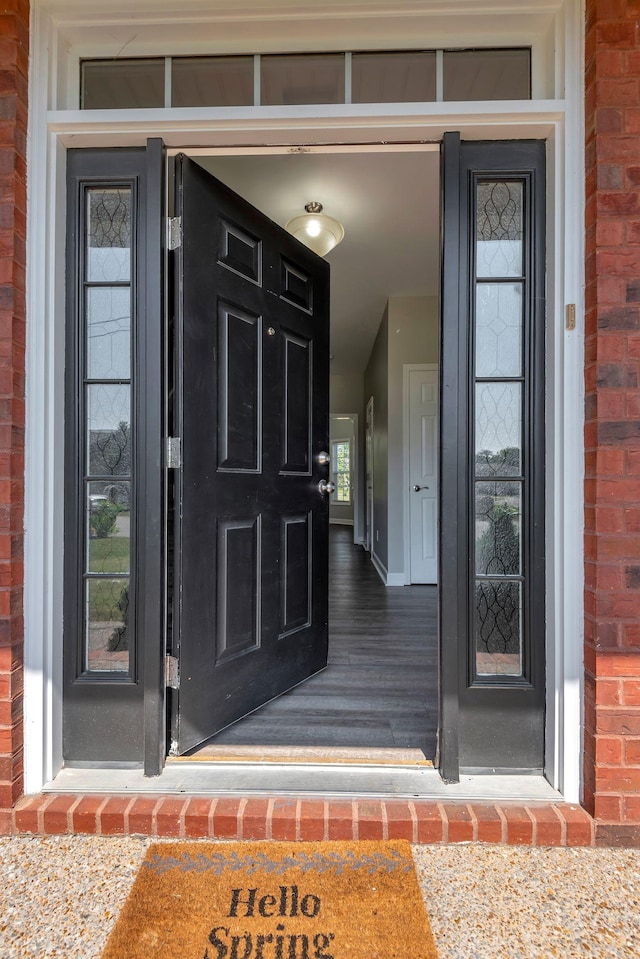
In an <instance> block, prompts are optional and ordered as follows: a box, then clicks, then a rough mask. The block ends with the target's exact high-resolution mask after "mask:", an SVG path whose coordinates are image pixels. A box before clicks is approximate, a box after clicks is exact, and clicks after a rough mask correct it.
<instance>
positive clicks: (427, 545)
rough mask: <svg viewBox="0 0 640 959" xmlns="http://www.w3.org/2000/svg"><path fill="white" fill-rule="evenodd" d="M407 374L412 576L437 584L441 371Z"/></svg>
mask: <svg viewBox="0 0 640 959" xmlns="http://www.w3.org/2000/svg"><path fill="white" fill-rule="evenodd" d="M406 375H407V379H408V383H407V387H408V388H407V396H408V409H407V410H406V411H405V416H406V417H407V418H408V430H407V434H408V435H407V438H408V450H407V459H408V467H409V468H408V473H407V474H406V479H407V480H408V483H405V497H407V498H408V503H409V509H408V513H409V531H408V532H409V543H408V547H409V565H408V572H409V577H408V579H409V583H429V584H434V583H437V581H438V371H437V369H434V368H433V367H432V366H428V367H427V366H425V367H423V368H420V369H415V368H409V369H407V370H406ZM416 486H417V487H419V489H415V487H416Z"/></svg>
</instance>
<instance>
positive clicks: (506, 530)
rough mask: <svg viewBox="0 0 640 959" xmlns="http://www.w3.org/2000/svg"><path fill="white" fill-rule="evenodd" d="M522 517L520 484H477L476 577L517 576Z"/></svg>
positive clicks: (519, 562) (519, 561)
mask: <svg viewBox="0 0 640 959" xmlns="http://www.w3.org/2000/svg"><path fill="white" fill-rule="evenodd" d="M521 513H522V506H521V484H520V483H476V501H475V517H476V536H475V542H476V550H475V552H476V573H479V574H480V575H483V576H491V575H493V576H495V575H498V576H509V575H512V576H513V575H516V576H517V575H518V574H519V573H520V568H521V560H520V521H521Z"/></svg>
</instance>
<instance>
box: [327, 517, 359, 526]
mask: <svg viewBox="0 0 640 959" xmlns="http://www.w3.org/2000/svg"><path fill="white" fill-rule="evenodd" d="M329 526H353V520H352V519H334V518H333V516H330V517H329Z"/></svg>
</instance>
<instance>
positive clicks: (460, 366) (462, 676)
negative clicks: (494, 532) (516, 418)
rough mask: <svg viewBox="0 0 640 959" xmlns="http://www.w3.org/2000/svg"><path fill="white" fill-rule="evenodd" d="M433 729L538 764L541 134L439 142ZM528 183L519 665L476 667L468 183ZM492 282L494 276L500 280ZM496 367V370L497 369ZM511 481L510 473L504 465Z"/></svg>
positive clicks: (444, 738) (445, 768) (508, 764)
mask: <svg viewBox="0 0 640 959" xmlns="http://www.w3.org/2000/svg"><path fill="white" fill-rule="evenodd" d="M441 165H442V215H441V224H442V274H441V387H440V388H441V404H440V410H441V437H442V441H441V459H440V470H441V483H440V497H441V498H440V518H441V519H440V550H439V557H440V568H439V603H440V617H439V619H440V662H441V670H440V676H441V685H440V737H439V749H438V763H439V767H440V770H441V773H442V775H443V777H444V778H445V779H447V780H452V781H455V780H457V779H458V778H459V774H460V770H461V769H462V770H464V771H466V772H473V771H504V772H506V771H514V772H515V771H540V770H541V769H542V768H543V766H544V708H545V558H544V557H545V508H544V482H545V437H544V419H545V389H544V366H545V361H544V355H545V204H546V197H545V144H544V142H542V141H505V142H495V141H493V142H489V143H482V142H461V141H460V136H459V134H457V133H447V134H445V136H444V140H443V147H442V154H441ZM483 180H485V181H487V180H499V181H509V180H511V181H517V182H519V183H522V184H523V194H524V220H523V223H524V226H523V241H524V252H523V258H524V259H523V277H522V278H523V289H524V297H523V300H524V320H523V340H524V342H523V346H522V359H523V368H522V377H521V379H522V382H523V398H522V404H523V406H522V413H521V424H522V436H521V444H522V446H521V450H522V463H521V467H520V470H521V473H519V474H518V477H517V482H521V483H522V488H523V496H522V512H521V529H522V537H521V551H522V565H521V568H520V575H518V576H516V575H514V576H512V577H511V579H512V580H513V581H516V580H519V581H520V582H521V583H522V589H523V594H522V607H521V608H522V614H521V615H522V618H521V643H522V644H523V646H522V655H523V662H522V674H521V675H520V676H515V675H513V676H512V675H486V674H478V672H477V669H476V658H475V648H474V644H475V641H474V615H475V599H474V585H475V581H476V572H475V565H474V564H475V531H474V527H475V512H474V492H475V483H476V474H475V469H474V459H475V458H474V455H473V450H474V443H475V440H474V390H475V382H476V379H478V380H479V381H482V378H480V377H478V378H476V376H475V373H474V366H473V356H474V352H473V348H474V340H473V337H474V328H475V282H474V275H475V271H474V255H475V254H474V247H475V242H474V240H475V232H474V231H475V207H474V197H475V186H476V184H477V183H478V182H482V181H483ZM498 282H500V281H499V280H498ZM494 379H498V380H499V379H500V377H497V378H494ZM498 479H499V481H501V482H508V481H509V477H508V476H506V477H502V476H500V477H499V478H498Z"/></svg>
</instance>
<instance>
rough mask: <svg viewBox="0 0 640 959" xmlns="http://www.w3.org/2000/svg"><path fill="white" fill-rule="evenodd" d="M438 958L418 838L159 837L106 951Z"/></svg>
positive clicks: (257, 957)
mask: <svg viewBox="0 0 640 959" xmlns="http://www.w3.org/2000/svg"><path fill="white" fill-rule="evenodd" d="M152 957H153V959H378V957H379V959H436V957H437V953H436V948H435V944H434V941H433V936H432V934H431V929H430V926H429V920H428V918H427V914H426V911H425V908H424V904H423V901H422V896H421V894H420V887H419V886H418V879H417V876H416V873H415V868H414V865H413V859H412V856H411V847H410V846H409V843H407V842H401V841H398V842H395V841H393V842H364V841H363V842H358V843H355V842H354V843H351V842H324V843H322V842H321V843H277V842H263V843H158V844H155V845H153V846H151V847H150V848H149V850H148V852H147V855H146V858H145V860H144V862H143V863H142V866H141V867H140V871H139V873H138V875H137V877H136V880H135V883H134V885H133V888H132V890H131V893H130V895H129V898H128V899H127V901H126V903H125V905H124V907H123V909H122V912H121V914H120V916H119V918H118V921H117V923H116V926H115V928H114V930H113V932H112V933H111V936H110V938H109V941H108V942H107V945H106V947H105V950H104V952H103V953H102V959H152Z"/></svg>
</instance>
